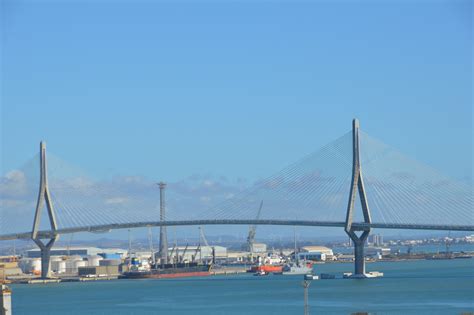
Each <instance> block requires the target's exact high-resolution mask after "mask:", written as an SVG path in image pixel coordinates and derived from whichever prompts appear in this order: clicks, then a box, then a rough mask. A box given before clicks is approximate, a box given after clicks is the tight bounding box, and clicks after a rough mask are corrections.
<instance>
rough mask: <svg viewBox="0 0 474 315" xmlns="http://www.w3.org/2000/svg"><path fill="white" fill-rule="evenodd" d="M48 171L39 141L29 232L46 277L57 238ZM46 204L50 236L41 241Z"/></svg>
mask: <svg viewBox="0 0 474 315" xmlns="http://www.w3.org/2000/svg"><path fill="white" fill-rule="evenodd" d="M47 175H48V173H47V163H46V143H45V142H43V141H42V142H41V143H40V187H39V193H38V201H37V203H36V212H35V218H34V222H33V230H32V232H31V239H32V240H33V241H34V242H35V243H36V245H38V247H39V248H40V251H41V278H42V279H47V278H49V277H50V275H51V262H50V256H51V248H52V247H53V245H54V243H55V242H56V240H57V239H58V238H59V234H57V233H56V231H57V224H56V216H55V213H54V207H53V202H52V200H51V194H50V193H49V186H48V176H47ZM44 204H46V209H47V211H48V218H49V223H50V226H51V232H52V234H51V235H52V237H51V238H50V239H49V240H47V241H46V243H44V242H43V239H41V238H39V237H38V231H39V228H40V224H41V212H42V210H43V205H44Z"/></svg>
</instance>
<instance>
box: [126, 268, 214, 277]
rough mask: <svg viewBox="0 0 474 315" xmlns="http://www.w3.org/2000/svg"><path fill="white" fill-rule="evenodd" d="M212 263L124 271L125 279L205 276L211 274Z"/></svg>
mask: <svg viewBox="0 0 474 315" xmlns="http://www.w3.org/2000/svg"><path fill="white" fill-rule="evenodd" d="M210 269H211V266H210V265H194V266H189V265H188V266H180V267H171V266H167V267H165V268H160V269H151V270H148V271H128V272H124V273H123V275H122V276H121V278H123V279H172V278H185V277H205V276H209V275H210V274H211V272H210Z"/></svg>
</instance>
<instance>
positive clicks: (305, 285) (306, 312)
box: [302, 280, 311, 315]
mask: <svg viewBox="0 0 474 315" xmlns="http://www.w3.org/2000/svg"><path fill="white" fill-rule="evenodd" d="M302 284H303V288H304V315H309V304H308V289H309V285H310V284H311V282H310V281H307V280H305V281H303V283H302Z"/></svg>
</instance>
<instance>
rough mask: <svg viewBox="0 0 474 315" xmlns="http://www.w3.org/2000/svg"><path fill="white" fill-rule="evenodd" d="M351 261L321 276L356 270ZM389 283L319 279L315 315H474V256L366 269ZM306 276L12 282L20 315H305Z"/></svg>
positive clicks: (312, 299)
mask: <svg viewBox="0 0 474 315" xmlns="http://www.w3.org/2000/svg"><path fill="white" fill-rule="evenodd" d="M352 268H353V265H352V264H349V263H335V264H317V265H315V267H314V272H315V273H321V272H323V273H334V274H338V275H340V274H341V273H342V272H347V271H349V272H351V271H352ZM367 270H368V271H375V270H376V271H381V272H383V273H384V274H385V276H384V277H383V278H377V279H365V280H356V279H334V280H319V281H312V283H311V286H310V288H309V303H310V307H311V314H351V313H355V312H367V313H369V314H418V315H419V314H461V313H466V312H474V259H451V260H418V261H397V262H381V263H369V264H367ZM302 280H303V276H301V275H300V276H276V275H270V276H266V277H254V276H252V275H251V274H241V275H232V276H211V277H202V278H186V279H168V280H114V281H93V282H87V283H78V282H75V283H59V284H48V285H12V286H11V287H12V289H13V295H12V297H13V312H14V314H15V315H19V314H158V313H159V314H206V315H209V314H259V315H260V314H285V315H287V314H303V306H304V305H303V304H304V302H303V287H302Z"/></svg>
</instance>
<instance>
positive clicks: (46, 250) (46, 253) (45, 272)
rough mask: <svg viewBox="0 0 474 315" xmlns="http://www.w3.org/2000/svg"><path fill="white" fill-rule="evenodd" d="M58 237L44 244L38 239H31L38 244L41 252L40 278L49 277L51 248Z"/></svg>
mask: <svg viewBox="0 0 474 315" xmlns="http://www.w3.org/2000/svg"><path fill="white" fill-rule="evenodd" d="M57 239H58V237H57V236H56V237H54V238H52V239H50V240H49V241H48V243H46V244H44V243H43V241H41V240H40V239H33V241H34V242H35V243H36V245H38V247H39V248H40V252H41V278H42V279H48V278H50V277H51V248H52V247H53V245H54V243H55V242H56V240H57Z"/></svg>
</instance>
